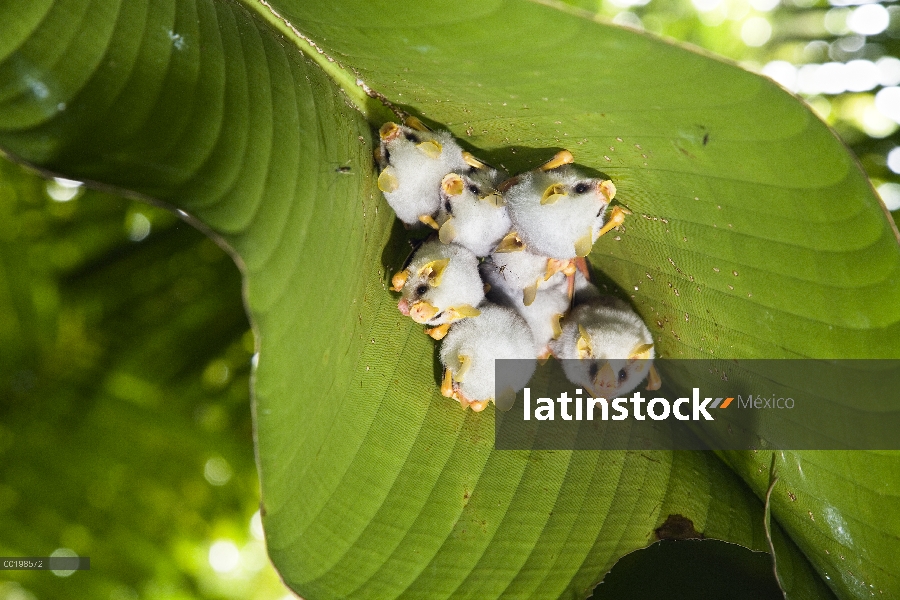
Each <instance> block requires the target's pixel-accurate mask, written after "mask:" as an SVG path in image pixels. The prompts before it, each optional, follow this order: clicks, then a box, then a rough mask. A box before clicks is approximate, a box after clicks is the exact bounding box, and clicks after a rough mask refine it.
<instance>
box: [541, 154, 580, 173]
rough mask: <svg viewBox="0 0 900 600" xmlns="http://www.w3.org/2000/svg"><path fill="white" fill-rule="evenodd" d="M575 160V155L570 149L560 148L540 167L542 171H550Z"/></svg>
mask: <svg viewBox="0 0 900 600" xmlns="http://www.w3.org/2000/svg"><path fill="white" fill-rule="evenodd" d="M573 162H575V157H574V156H572V153H571V152H569V151H568V150H560V151H559V152H557V153H556V154H555V155H554V156H553V158H551V159H550V160H548V161H547V162H545V163H544V164H542V165H541V166H540V167H539V168H540V170H541V171H550V170H553V169H556V168H557V167H561V166H563V165H570V164H572V163H573Z"/></svg>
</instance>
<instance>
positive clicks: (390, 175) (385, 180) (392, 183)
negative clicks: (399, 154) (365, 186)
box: [378, 167, 400, 194]
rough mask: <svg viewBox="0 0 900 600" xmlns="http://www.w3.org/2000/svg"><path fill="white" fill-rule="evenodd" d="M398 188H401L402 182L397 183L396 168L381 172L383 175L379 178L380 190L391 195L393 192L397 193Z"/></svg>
mask: <svg viewBox="0 0 900 600" xmlns="http://www.w3.org/2000/svg"><path fill="white" fill-rule="evenodd" d="M398 187H400V182H399V181H397V175H396V174H395V173H394V168H393V167H387V168H386V169H385V170H384V171H382V172H381V175H379V176H378V189H379V190H381V191H382V192H386V193H388V194H390V193H391V192H396V191H397V188H398Z"/></svg>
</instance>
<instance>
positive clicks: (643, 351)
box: [628, 344, 653, 360]
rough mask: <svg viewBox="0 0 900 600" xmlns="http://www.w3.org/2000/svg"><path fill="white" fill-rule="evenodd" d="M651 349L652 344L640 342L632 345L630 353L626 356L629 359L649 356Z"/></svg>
mask: <svg viewBox="0 0 900 600" xmlns="http://www.w3.org/2000/svg"><path fill="white" fill-rule="evenodd" d="M651 350H653V344H640V345H638V346H635V347H634V349H633V350H632V351H631V354H629V355H628V358H629V359H631V360H635V359H647V358H650V351H651Z"/></svg>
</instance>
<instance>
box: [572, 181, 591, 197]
mask: <svg viewBox="0 0 900 600" xmlns="http://www.w3.org/2000/svg"><path fill="white" fill-rule="evenodd" d="M590 188H591V186H590V185H588V184H587V183H585V182H583V181H582V182H581V183H576V184H575V193H576V194H583V193H585V192H587V191H588V190H589V189H590Z"/></svg>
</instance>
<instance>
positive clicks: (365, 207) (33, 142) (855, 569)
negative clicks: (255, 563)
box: [0, 0, 900, 598]
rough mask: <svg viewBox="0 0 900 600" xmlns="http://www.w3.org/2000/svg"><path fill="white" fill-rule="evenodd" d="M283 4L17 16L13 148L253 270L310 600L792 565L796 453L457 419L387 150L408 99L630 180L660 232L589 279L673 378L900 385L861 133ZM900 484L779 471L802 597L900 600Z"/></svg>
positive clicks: (857, 468) (300, 569)
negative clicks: (172, 211) (672, 556)
mask: <svg viewBox="0 0 900 600" xmlns="http://www.w3.org/2000/svg"><path fill="white" fill-rule="evenodd" d="M272 5H273V6H274V5H277V10H278V11H279V12H278V13H276V12H274V11H275V9H273V8H271V7H270V4H269V3H251V2H246V3H241V2H237V1H224V0H223V1H215V0H197V1H190V0H170V1H167V2H161V1H154V2H150V1H149V0H145V1H143V2H142V1H139V0H130V1H129V2H127V3H125V2H119V3H116V2H112V1H101V0H98V1H96V2H89V1H88V0H62V1H59V2H49V1H47V0H45V1H36V2H32V3H14V2H11V1H7V2H3V3H2V5H0V14H2V15H3V17H4V18H3V19H2V20H0V60H2V62H0V145H2V147H4V148H5V149H6V150H7V151H8V152H9V153H11V154H12V155H13V156H16V157H18V158H19V159H21V160H24V161H27V162H30V163H32V164H35V165H37V166H39V167H41V168H42V169H44V170H45V171H47V172H52V173H60V174H64V175H66V176H68V177H73V178H78V179H86V180H90V181H93V182H96V183H97V184H98V185H104V186H111V187H113V188H115V189H118V190H120V191H121V192H122V193H123V194H126V195H132V196H133V195H137V196H140V197H144V198H146V199H150V200H152V201H156V202H162V203H165V204H167V205H169V206H172V207H177V208H178V209H179V210H181V211H182V214H183V215H184V216H185V218H188V219H189V220H191V221H192V222H195V223H196V224H198V225H199V226H201V227H203V228H204V229H206V230H208V231H209V233H210V234H211V235H214V236H216V238H217V239H219V240H220V241H221V242H222V243H223V244H225V245H227V247H228V248H229V249H230V250H231V251H232V252H233V255H234V257H235V260H236V262H237V263H238V264H239V266H241V268H242V270H243V272H244V276H245V299H246V303H247V306H248V309H249V312H250V315H251V318H252V320H253V323H254V327H255V329H256V332H257V334H258V337H257V343H258V366H257V371H256V380H255V390H254V391H255V395H256V430H257V449H258V455H259V462H260V467H261V477H262V488H263V501H264V507H265V509H266V517H265V524H266V529H267V536H268V544H269V551H270V554H271V556H272V558H273V560H274V561H275V564H276V565H277V566H278V568H279V570H280V571H281V573H282V574H283V576H284V577H285V579H286V581H287V582H288V583H289V584H290V585H292V586H293V587H295V589H297V590H298V591H300V592H301V593H302V594H304V596H307V597H310V598H319V597H340V596H354V597H355V596H370V597H379V598H381V597H395V596H400V595H405V596H410V597H417V596H424V595H426V594H427V595H428V596H429V597H441V596H451V595H458V596H469V597H490V596H498V595H502V594H506V595H509V596H512V597H524V596H536V597H551V598H553V597H559V596H579V595H583V594H584V593H586V590H588V589H589V588H590V587H591V585H592V584H593V583H595V582H596V581H598V580H599V579H600V578H601V577H602V575H603V574H604V573H605V572H606V571H607V570H608V569H609V568H610V567H611V565H612V564H613V563H614V562H615V561H616V560H617V559H618V557H620V556H621V555H623V554H625V553H627V552H629V551H631V550H633V549H636V548H640V547H642V546H644V545H646V544H647V543H648V542H650V541H652V540H653V539H655V538H654V535H655V534H654V532H655V530H656V529H657V528H659V527H660V526H661V525H662V524H663V522H665V521H666V519H667V517H668V516H669V515H676V514H677V515H682V516H684V517H686V518H688V519H690V521H691V522H692V524H693V527H694V528H695V529H696V530H697V531H699V532H702V533H703V534H704V535H705V536H707V537H716V538H721V539H725V540H729V541H733V542H737V543H740V544H744V545H746V546H748V547H751V548H754V549H758V550H762V549H764V548H766V547H767V545H766V541H765V535H764V531H763V528H762V510H761V509H762V504H761V502H760V499H759V498H761V497H762V496H763V495H764V493H765V490H766V488H767V487H768V483H769V469H768V466H769V461H770V459H771V454H770V453H759V454H756V453H739V452H731V453H723V456H722V458H723V459H724V461H721V460H719V459H718V458H716V457H715V456H714V455H712V454H709V453H687V452H681V453H672V452H643V453H638V452H602V453H601V452H525V451H521V452H497V451H494V450H493V449H492V430H493V416H492V415H493V411H492V410H488V411H486V412H485V413H481V414H477V415H475V414H466V413H463V412H461V411H459V409H458V407H457V406H455V405H454V404H453V403H451V402H449V401H447V400H446V399H443V398H441V397H440V395H439V394H438V393H437V389H436V383H437V381H436V375H437V374H436V364H435V358H434V344H433V342H431V340H429V339H428V338H427V337H425V336H423V335H422V334H421V333H420V331H419V329H418V327H416V326H414V325H413V324H412V323H411V322H410V321H409V320H407V319H404V318H402V317H401V315H400V314H399V313H398V312H397V310H396V308H395V299H394V298H393V297H392V296H391V294H390V292H388V291H387V285H386V282H387V279H388V277H389V274H390V272H391V270H392V269H396V268H397V267H398V266H399V264H400V262H401V261H402V259H403V257H404V255H405V254H406V251H405V248H406V246H405V241H404V240H405V237H406V233H405V232H403V230H402V228H400V227H398V225H397V224H396V223H395V222H394V220H393V215H392V213H391V211H390V210H389V209H388V208H387V206H386V205H385V203H384V201H383V200H382V199H381V197H380V194H379V192H378V191H377V189H376V188H375V185H374V176H373V167H372V160H371V151H372V133H371V132H372V129H371V128H372V127H373V126H377V125H379V124H380V123H381V122H383V121H384V120H385V119H387V118H390V112H389V111H388V110H387V109H386V108H385V107H384V106H383V105H382V104H381V103H380V102H379V101H378V98H379V97H382V98H385V99H387V100H389V101H391V102H393V103H394V105H395V106H401V107H403V109H404V110H406V111H408V112H413V113H416V114H418V115H420V116H423V117H425V118H426V120H430V121H431V122H433V123H435V124H437V125H439V126H441V127H448V128H450V129H451V130H452V131H453V132H454V133H455V134H456V135H457V136H458V137H460V138H461V139H462V140H463V141H464V143H466V144H467V145H469V146H470V147H471V148H472V149H474V150H477V151H478V153H479V155H482V156H484V157H485V158H487V159H488V160H489V161H491V162H494V163H498V164H502V165H504V166H506V167H507V168H508V169H509V170H511V171H518V170H522V169H525V168H528V167H531V166H532V165H534V164H535V163H536V162H538V161H539V160H542V159H544V158H546V157H547V156H549V155H550V154H551V153H552V151H553V149H556V148H561V147H567V148H570V149H571V150H572V151H573V152H574V153H575V155H576V159H577V161H578V163H580V164H582V165H583V166H585V167H586V168H588V169H594V170H597V171H602V172H603V173H605V174H607V175H608V176H610V177H612V178H613V180H614V181H615V182H616V185H617V187H618V189H619V198H621V200H622V201H623V202H624V203H625V204H626V205H627V206H628V207H629V208H631V209H632V210H633V211H634V213H635V215H634V216H633V217H630V218H629V220H628V222H627V225H626V231H625V232H623V233H621V234H619V235H610V236H606V237H605V238H603V239H602V240H601V241H600V242H598V244H596V245H595V248H594V251H593V253H592V255H591V260H592V262H593V264H594V265H595V266H596V267H598V268H599V269H602V271H603V272H604V273H605V274H606V276H607V277H608V278H609V281H610V283H611V284H614V285H616V286H618V287H620V288H621V289H623V290H625V291H626V292H627V294H628V295H630V296H631V297H632V298H633V301H634V304H635V306H636V308H637V309H638V310H639V311H640V313H641V314H642V316H643V317H644V318H645V319H646V320H647V321H648V323H650V324H651V325H652V328H653V329H654V331H655V333H656V337H657V343H658V347H659V349H660V351H661V353H662V354H664V355H666V356H673V357H679V356H684V357H708V356H714V357H767V358H774V357H797V356H810V357H844V356H848V357H851V356H852V357H873V356H882V357H883V356H891V357H896V356H897V355H898V346H897V344H896V342H895V340H896V337H897V334H898V331H900V324H898V322H900V302H897V300H898V297H900V289H898V286H900V278H898V269H900V251H898V244H897V237H896V231H895V230H894V229H892V225H891V224H890V223H889V221H888V220H887V219H886V218H885V214H884V212H883V209H882V208H881V206H880V205H879V203H878V200H877V199H876V198H875V196H874V194H873V192H872V190H871V187H870V186H869V184H868V182H867V181H866V179H865V177H864V176H863V175H862V173H861V172H860V170H859V169H858V168H857V166H856V164H855V162H854V160H853V159H852V158H851V157H850V156H849V155H848V153H847V152H846V150H845V149H844V148H843V147H842V145H841V144H840V143H839V142H838V140H837V139H836V138H835V137H834V136H833V134H832V133H831V132H830V131H829V130H828V129H827V128H826V127H825V126H824V125H823V124H822V123H821V122H820V121H818V120H817V119H816V117H814V116H813V114H812V113H811V112H810V111H809V110H808V109H806V108H805V107H804V106H803V105H801V104H800V103H799V102H798V101H797V100H796V99H794V98H792V97H790V96H789V95H788V94H786V93H784V92H782V91H781V90H780V89H778V88H777V87H776V86H775V85H774V84H772V83H771V82H768V81H767V80H764V79H761V78H759V77H757V76H754V75H752V74H749V73H746V72H744V71H742V70H740V69H738V68H736V67H734V66H732V65H729V64H725V63H722V62H719V61H717V60H714V59H712V58H710V57H707V56H702V55H699V54H696V53H693V52H689V51H687V50H684V49H681V48H678V47H676V46H672V45H670V44H667V43H664V42H661V41H659V40H656V39H653V38H651V37H647V36H642V35H639V34H636V33H633V32H629V31H626V30H622V29H618V28H614V27H610V26H605V25H601V24H598V23H594V22H592V21H591V20H590V19H587V18H585V17H583V16H582V15H578V14H570V13H568V12H566V11H564V10H562V9H559V8H557V7H555V6H545V5H541V4H534V3H529V2H521V1H512V0H510V1H509V2H500V1H496V2H454V3H440V2H434V1H425V2H418V3H416V4H415V5H414V6H409V7H405V8H403V9H397V8H396V7H395V6H393V5H392V4H391V3H389V2H365V3H363V2H355V1H350V0H345V1H341V2H332V3H329V5H328V6H316V5H313V4H310V3H302V2H299V1H291V0H283V1H280V2H277V3H272ZM366 91H369V92H370V93H371V97H370V96H367V95H366ZM859 265H864V268H857V267H858V266H859ZM726 464H727V465H728V466H730V467H731V468H732V469H733V472H732V471H730V470H729V469H728V468H727V467H726ZM861 465H865V468H862V467H861ZM896 469H897V457H896V455H894V454H872V453H840V454H835V453H813V452H806V453H798V452H784V453H779V455H778V457H777V461H776V470H777V474H778V476H779V481H778V484H777V485H776V488H775V492H774V496H773V497H774V500H773V504H772V507H773V514H774V515H775V520H776V521H777V522H778V523H780V524H781V525H782V526H783V527H784V528H785V531H786V532H787V533H788V534H789V536H790V537H791V538H793V540H794V542H796V544H797V546H798V547H799V548H800V549H801V550H802V551H803V553H805V555H806V556H808V557H809V558H810V559H811V560H812V563H813V565H814V567H815V569H816V570H817V571H818V573H819V574H820V575H821V576H822V578H823V579H822V580H819V579H818V578H816V577H815V576H814V575H812V574H811V573H812V572H811V570H810V568H809V565H808V563H806V562H805V559H804V558H803V556H802V555H800V554H799V553H798V552H797V551H796V549H795V548H794V546H793V545H792V542H791V541H789V540H783V539H782V538H781V536H780V533H779V530H778V529H777V528H776V530H775V541H776V544H778V547H780V548H782V551H781V556H780V557H779V570H780V574H781V578H782V582H783V583H784V585H785V587H786V588H787V589H788V591H789V592H790V595H791V597H798V598H802V597H824V596H826V595H827V594H828V592H827V591H826V588H825V587H824V586H822V583H821V582H822V581H824V582H825V583H826V584H827V586H828V587H829V588H830V589H831V590H832V591H834V592H835V593H837V594H838V595H839V596H840V597H843V598H856V597H862V596H867V595H868V594H869V592H875V593H878V592H883V593H884V594H885V595H890V594H893V595H897V594H900V580H898V576H897V574H896V573H895V572H893V571H892V567H893V560H894V555H895V554H896V552H897V550H898V538H900V503H897V502H896V498H897V496H898V495H900V481H898V479H897V478H896V477H893V476H892V475H891V473H892V472H895V471H896ZM735 473H736V474H738V475H740V476H741V477H742V478H743V479H744V482H742V481H741V480H740V478H739V477H737V476H736V475H735ZM745 482H746V484H749V485H746V484H745ZM817 586H821V587H817Z"/></svg>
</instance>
